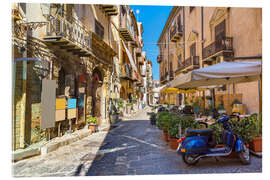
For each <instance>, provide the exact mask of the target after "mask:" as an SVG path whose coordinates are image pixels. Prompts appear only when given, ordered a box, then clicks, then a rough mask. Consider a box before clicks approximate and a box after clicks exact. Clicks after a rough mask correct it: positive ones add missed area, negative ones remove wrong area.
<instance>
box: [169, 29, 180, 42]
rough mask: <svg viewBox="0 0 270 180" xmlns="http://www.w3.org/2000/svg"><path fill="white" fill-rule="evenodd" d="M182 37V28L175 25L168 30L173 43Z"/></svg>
mask: <svg viewBox="0 0 270 180" xmlns="http://www.w3.org/2000/svg"><path fill="white" fill-rule="evenodd" d="M182 35H183V26H182V25H175V26H172V27H171V29H170V40H171V41H173V42H175V41H177V40H178V39H179V38H180V37H181V36H182Z"/></svg>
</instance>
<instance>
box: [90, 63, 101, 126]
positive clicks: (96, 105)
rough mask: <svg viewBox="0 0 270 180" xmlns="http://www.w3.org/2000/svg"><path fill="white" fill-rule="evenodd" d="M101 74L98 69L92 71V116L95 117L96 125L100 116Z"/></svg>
mask: <svg viewBox="0 0 270 180" xmlns="http://www.w3.org/2000/svg"><path fill="white" fill-rule="evenodd" d="M102 82H103V78H102V73H101V72H100V70H99V69H98V68H95V69H94V70H93V74H92V93H91V96H92V112H91V114H92V116H96V117H97V119H98V124H99V123H100V122H99V121H100V116H101V98H102Z"/></svg>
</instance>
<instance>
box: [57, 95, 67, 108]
mask: <svg viewBox="0 0 270 180" xmlns="http://www.w3.org/2000/svg"><path fill="white" fill-rule="evenodd" d="M55 108H56V109H57V110H58V109H65V108H66V99H64V98H61V99H56V104H55Z"/></svg>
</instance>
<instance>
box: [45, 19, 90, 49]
mask: <svg viewBox="0 0 270 180" xmlns="http://www.w3.org/2000/svg"><path fill="white" fill-rule="evenodd" d="M67 17H68V18H67ZM46 35H47V36H56V37H57V36H60V37H63V38H65V39H67V40H69V41H71V42H72V43H74V44H76V45H77V46H79V47H81V48H84V49H87V50H88V51H91V49H92V33H91V31H89V30H88V29H87V28H86V27H85V26H84V25H82V23H81V22H80V21H78V20H76V19H75V18H73V17H71V16H64V17H62V16H60V15H55V16H50V18H49V22H48V26H47V29H46Z"/></svg>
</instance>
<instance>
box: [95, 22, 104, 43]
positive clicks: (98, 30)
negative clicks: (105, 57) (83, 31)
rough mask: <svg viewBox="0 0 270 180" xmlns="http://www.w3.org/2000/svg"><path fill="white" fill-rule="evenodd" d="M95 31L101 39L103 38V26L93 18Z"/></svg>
mask: <svg viewBox="0 0 270 180" xmlns="http://www.w3.org/2000/svg"><path fill="white" fill-rule="evenodd" d="M95 33H96V34H97V35H98V36H99V37H100V39H102V40H103V38H104V27H103V26H102V25H101V24H100V22H98V21H97V20H96V19H95Z"/></svg>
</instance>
